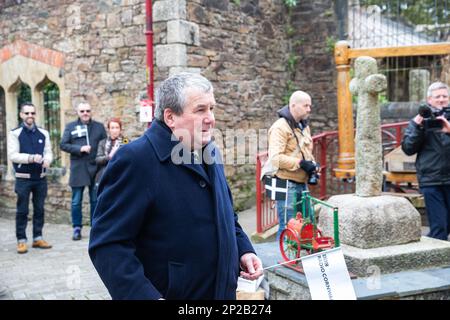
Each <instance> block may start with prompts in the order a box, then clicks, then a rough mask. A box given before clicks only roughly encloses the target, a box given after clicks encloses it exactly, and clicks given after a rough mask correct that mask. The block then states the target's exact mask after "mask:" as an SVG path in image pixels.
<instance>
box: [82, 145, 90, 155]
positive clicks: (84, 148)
mask: <svg viewBox="0 0 450 320" xmlns="http://www.w3.org/2000/svg"><path fill="white" fill-rule="evenodd" d="M80 151H81V152H86V153H90V152H91V146H88V145H85V146H82V147H81V149H80Z"/></svg>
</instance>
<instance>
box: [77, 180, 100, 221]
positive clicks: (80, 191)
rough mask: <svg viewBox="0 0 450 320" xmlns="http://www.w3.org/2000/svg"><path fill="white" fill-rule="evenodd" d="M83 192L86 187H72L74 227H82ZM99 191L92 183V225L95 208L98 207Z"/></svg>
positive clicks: (90, 196) (90, 192) (90, 191)
mask: <svg viewBox="0 0 450 320" xmlns="http://www.w3.org/2000/svg"><path fill="white" fill-rule="evenodd" d="M83 192H84V186H82V187H72V226H73V227H74V228H75V227H80V228H81V227H82V225H83V224H82V219H83V215H82V213H81V208H82V205H83ZM96 193H97V191H96V187H95V182H94V181H92V183H91V185H90V186H89V201H90V204H91V212H90V217H91V219H90V223H92V214H93V213H94V210H95V206H96V205H97V194H96Z"/></svg>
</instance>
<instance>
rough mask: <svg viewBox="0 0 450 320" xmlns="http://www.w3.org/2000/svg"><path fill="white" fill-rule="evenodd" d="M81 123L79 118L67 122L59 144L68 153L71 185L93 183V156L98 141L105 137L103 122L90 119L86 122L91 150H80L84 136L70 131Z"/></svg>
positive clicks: (83, 143) (84, 140)
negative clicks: (86, 151)
mask: <svg viewBox="0 0 450 320" xmlns="http://www.w3.org/2000/svg"><path fill="white" fill-rule="evenodd" d="M82 124H83V123H82V122H81V121H80V119H78V120H77V121H74V122H70V123H68V124H67V125H66V128H65V130H64V134H63V137H62V139H61V144H60V147H61V150H63V151H65V152H68V153H70V178H69V185H70V186H71V187H82V186H89V185H91V184H92V183H93V181H94V178H95V175H96V173H97V164H96V163H95V156H96V155H97V147H98V143H99V142H100V140H103V139H105V138H106V130H105V127H104V126H103V124H101V123H100V122H97V121H94V120H91V121H90V122H89V124H88V132H89V143H90V145H91V152H90V153H85V152H83V153H82V152H80V149H81V147H82V146H84V145H86V144H87V140H86V137H78V136H77V135H75V134H72V132H73V131H74V130H75V127H76V126H77V125H82Z"/></svg>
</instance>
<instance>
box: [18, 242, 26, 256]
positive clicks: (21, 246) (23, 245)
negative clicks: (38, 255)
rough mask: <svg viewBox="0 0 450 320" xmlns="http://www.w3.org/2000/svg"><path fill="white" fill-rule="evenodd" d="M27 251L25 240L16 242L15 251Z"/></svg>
mask: <svg viewBox="0 0 450 320" xmlns="http://www.w3.org/2000/svg"><path fill="white" fill-rule="evenodd" d="M27 252H28V247H27V244H26V243H25V242H19V243H18V244H17V253H27Z"/></svg>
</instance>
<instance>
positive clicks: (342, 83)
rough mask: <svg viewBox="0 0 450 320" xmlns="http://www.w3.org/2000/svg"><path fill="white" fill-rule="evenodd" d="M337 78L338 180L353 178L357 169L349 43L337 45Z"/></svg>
mask: <svg viewBox="0 0 450 320" xmlns="http://www.w3.org/2000/svg"><path fill="white" fill-rule="evenodd" d="M334 59H335V61H336V69H337V72H338V76H337V103H338V139H339V156H338V167H337V169H335V170H334V171H335V175H336V177H338V178H351V177H353V176H354V168H355V140H354V124H353V107H352V96H351V93H350V88H349V83H350V60H349V45H348V43H347V41H339V42H337V43H336V46H335V50H334Z"/></svg>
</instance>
